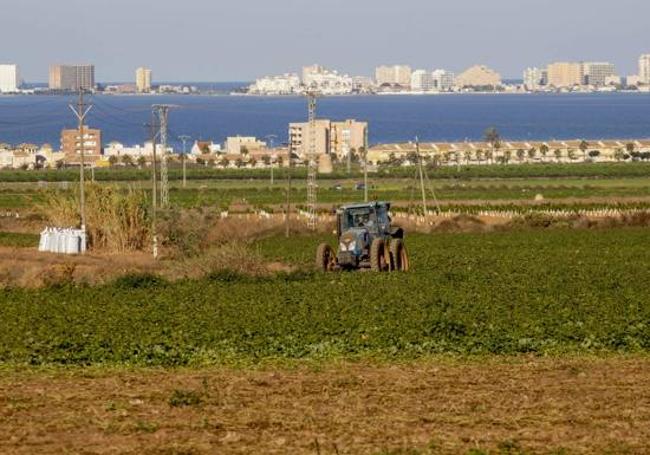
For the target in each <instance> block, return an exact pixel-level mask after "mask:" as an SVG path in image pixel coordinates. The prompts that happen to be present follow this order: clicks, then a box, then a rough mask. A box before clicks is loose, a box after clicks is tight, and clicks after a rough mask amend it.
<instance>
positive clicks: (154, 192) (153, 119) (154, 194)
mask: <svg viewBox="0 0 650 455" xmlns="http://www.w3.org/2000/svg"><path fill="white" fill-rule="evenodd" d="M149 127H150V134H151V146H152V147H153V162H152V164H151V167H152V171H153V172H152V173H151V201H152V206H153V207H152V209H153V210H152V212H151V232H152V241H153V245H152V249H153V258H154V259H158V232H157V230H156V221H157V217H156V211H157V209H158V188H157V187H156V134H157V133H156V127H157V125H156V114H155V112H152V113H151V124H150V125H149Z"/></svg>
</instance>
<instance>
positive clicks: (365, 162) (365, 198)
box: [363, 127, 368, 202]
mask: <svg viewBox="0 0 650 455" xmlns="http://www.w3.org/2000/svg"><path fill="white" fill-rule="evenodd" d="M364 142H365V144H364V147H363V201H364V202H368V128H367V127H366V129H365V131H364Z"/></svg>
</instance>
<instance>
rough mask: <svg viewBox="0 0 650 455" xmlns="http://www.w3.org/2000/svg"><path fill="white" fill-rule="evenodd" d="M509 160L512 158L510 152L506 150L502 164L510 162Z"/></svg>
mask: <svg viewBox="0 0 650 455" xmlns="http://www.w3.org/2000/svg"><path fill="white" fill-rule="evenodd" d="M510 158H512V150H506V151H505V152H503V162H504V163H505V164H508V163H509V162H510Z"/></svg>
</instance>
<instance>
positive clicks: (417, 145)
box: [415, 136, 427, 216]
mask: <svg viewBox="0 0 650 455" xmlns="http://www.w3.org/2000/svg"><path fill="white" fill-rule="evenodd" d="M415 153H416V154H417V156H418V171H419V173H420V189H421V190H422V214H423V215H424V216H427V194H426V191H425V190H424V169H422V156H420V140H419V139H418V137H417V136H416V137H415Z"/></svg>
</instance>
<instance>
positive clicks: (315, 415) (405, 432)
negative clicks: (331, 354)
mask: <svg viewBox="0 0 650 455" xmlns="http://www.w3.org/2000/svg"><path fill="white" fill-rule="evenodd" d="M649 379H650V359H649V358H645V357H637V358H621V357H617V358H606V359H593V358H568V359H535V358H528V357H526V358H514V359H513V358H492V359H486V360H485V361H480V360H471V361H455V360H450V359H442V360H427V361H418V362H414V363H408V364H388V365H387V364H350V363H344V364H339V365H335V364H327V365H320V366H318V365H309V366H304V365H303V366H295V365H294V366H292V367H287V366H284V367H281V368H272V367H269V366H267V367H263V368H258V369H225V368H219V369H202V370H180V371H179V370H175V371H165V370H135V371H124V370H117V371H109V370H96V369H86V370H84V369H73V370H67V371H66V370H64V371H61V370H58V371H49V372H48V371H42V370H40V371H35V370H23V371H16V370H15V369H11V370H6V369H5V370H2V371H0V453H3V454H4V453H7V454H14V453H16V454H34V453H39V454H50V453H85V454H117V453H130V454H141V453H144V454H209V453H210V454H211V453H220V454H221V453H225V454H230V453H232V454H245V453H259V454H275V453H278V454H280V453H283V454H284V453H292V454H294V453H295V454H303V453H304V454H318V453H321V454H337V453H338V454H377V453H386V454H387V453H409V454H410V453H469V452H470V451H471V450H473V449H478V450H482V451H485V452H471V453H523V452H525V453H590V454H591V453H614V454H618V453H631V454H637V453H638V454H641V453H650V387H648V381H649ZM562 449H564V450H565V451H564V452H563V451H562Z"/></svg>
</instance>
